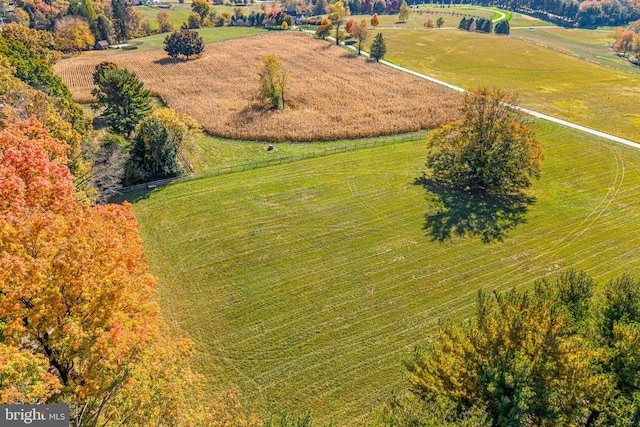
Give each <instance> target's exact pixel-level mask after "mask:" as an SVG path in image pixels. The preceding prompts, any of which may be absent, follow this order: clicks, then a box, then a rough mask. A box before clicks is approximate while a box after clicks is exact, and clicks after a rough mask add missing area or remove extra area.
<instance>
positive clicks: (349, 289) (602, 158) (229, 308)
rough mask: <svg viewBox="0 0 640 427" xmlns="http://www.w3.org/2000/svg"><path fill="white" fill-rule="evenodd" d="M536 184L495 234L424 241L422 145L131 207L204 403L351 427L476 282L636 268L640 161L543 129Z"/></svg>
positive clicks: (513, 282)
mask: <svg viewBox="0 0 640 427" xmlns="http://www.w3.org/2000/svg"><path fill="white" fill-rule="evenodd" d="M536 128H537V130H538V135H539V138H540V140H541V141H542V142H543V145H544V147H545V150H546V160H545V162H544V170H543V178H542V180H541V181H540V182H538V183H536V184H535V185H534V187H533V188H532V189H531V191H530V194H531V195H532V196H535V202H534V203H532V204H531V205H529V206H528V212H527V213H526V214H525V216H524V219H525V222H524V223H523V224H520V225H518V226H517V227H516V228H515V229H513V230H510V231H508V232H507V233H506V235H505V237H504V239H503V240H502V241H492V242H490V243H483V242H482V241H481V240H480V238H479V237H477V236H469V237H457V236H455V235H454V237H453V238H452V239H450V240H445V241H444V242H439V241H437V240H436V241H434V240H433V238H432V236H431V235H430V234H429V231H428V230H425V229H424V225H425V221H426V215H431V214H433V213H434V212H435V206H434V202H433V201H431V200H430V198H429V197H428V194H427V191H426V190H425V189H424V188H423V187H422V186H420V185H415V184H414V181H415V180H416V178H418V177H419V176H420V175H421V173H422V171H423V169H424V166H423V164H424V159H425V155H426V149H425V142H424V141H415V142H407V143H400V144H396V145H390V146H384V147H378V148H375V149H363V150H358V151H353V152H347V153H344V154H336V155H332V156H328V157H323V158H316V159H308V160H303V161H299V162H294V163H290V164H284V165H279V166H273V167H268V168H262V169H256V170H251V171H246V172H241V173H233V174H228V175H222V176H217V177H210V178H205V179H199V180H193V181H187V182H183V183H179V184H176V185H172V186H169V187H166V188H163V189H160V190H157V191H155V192H153V193H151V194H150V196H149V198H147V199H145V200H142V201H140V202H138V203H137V204H136V205H135V207H134V209H135V212H136V215H137V218H138V220H139V221H140V222H141V224H142V227H141V232H142V235H143V238H144V241H145V249H146V253H147V256H148V258H149V263H150V266H151V271H152V272H153V273H154V274H155V275H157V276H158V277H159V278H160V285H159V289H158V292H159V296H160V300H161V304H162V308H163V313H164V315H165V316H166V318H167V320H168V321H169V323H170V324H171V326H172V327H173V329H174V331H175V333H179V334H183V335H186V336H189V337H191V338H192V339H193V340H194V341H195V343H196V348H197V351H198V354H197V367H198V369H200V370H201V371H202V372H203V373H205V374H206V375H207V377H208V379H209V383H210V390H211V391H212V392H217V391H223V390H225V389H226V388H228V387H230V386H231V385H232V384H236V385H238V386H239V387H240V389H241V390H242V394H243V396H244V400H245V403H246V406H247V407H248V408H249V409H250V410H251V411H252V412H255V413H260V414H267V413H277V412H279V411H280V410H282V409H287V410H289V411H290V412H291V411H292V412H301V411H303V410H306V409H311V410H313V413H314V418H315V419H316V420H318V421H329V420H331V421H333V424H334V425H336V426H343V425H344V426H347V425H354V424H355V423H357V422H359V421H363V420H365V419H366V418H367V416H368V414H369V411H370V410H371V408H372V407H375V406H377V405H378V404H379V403H380V401H382V400H384V399H385V398H386V397H387V396H388V393H389V391H390V390H392V389H402V388H405V387H406V383H405V381H404V379H403V368H402V363H401V361H402V359H403V358H404V357H405V356H406V355H408V354H409V352H410V351H411V350H412V349H413V348H414V347H415V346H416V345H418V346H419V345H424V344H425V343H426V342H427V341H428V339H429V336H430V334H432V333H433V332H434V330H435V328H436V327H437V324H438V321H439V319H440V318H441V317H442V316H445V317H453V318H458V319H463V318H465V317H467V316H469V315H470V313H471V308H472V306H473V303H474V301H475V296H476V293H477V291H478V289H484V290H487V291H491V290H498V291H503V290H506V289H509V288H511V287H514V286H518V287H527V286H531V284H532V283H533V282H534V281H535V280H537V279H539V278H541V277H542V276H544V275H548V274H551V275H552V274H555V273H557V272H561V271H564V270H566V269H568V268H579V269H584V270H586V271H588V272H589V273H590V274H592V275H593V276H595V277H596V278H597V279H598V280H599V281H600V282H604V281H606V280H609V279H610V278H612V277H615V276H617V275H619V274H621V273H623V272H627V273H631V274H634V273H635V274H638V273H640V262H638V259H637V257H636V256H635V249H636V248H637V246H638V239H639V237H638V235H637V233H636V230H637V229H638V226H639V225H640V217H639V214H640V203H639V202H638V197H637V195H638V186H639V180H638V178H639V176H640V152H636V151H634V150H632V149H630V148H627V147H624V146H618V145H615V144H613V143H608V142H606V141H604V140H601V139H599V138H595V137H590V136H587V135H585V134H582V133H579V132H577V131H571V130H566V129H563V128H561V127H558V126H556V125H552V124H549V123H545V122H538V123H537V124H536Z"/></svg>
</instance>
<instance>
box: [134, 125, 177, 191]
mask: <svg viewBox="0 0 640 427" xmlns="http://www.w3.org/2000/svg"><path fill="white" fill-rule="evenodd" d="M181 173H182V169H181V168H180V165H179V163H178V160H177V151H176V145H175V143H174V142H173V141H172V140H171V137H170V135H169V131H168V130H167V128H166V127H165V126H164V125H163V124H162V122H161V121H160V120H158V119H156V118H154V117H150V118H148V119H146V120H144V121H143V122H142V123H140V126H139V128H138V130H137V132H136V136H135V139H134V142H133V147H132V148H131V152H130V154H129V163H128V165H127V174H128V176H127V180H128V181H129V183H131V184H135V183H137V182H148V181H153V180H156V179H164V178H170V177H174V176H178V175H180V174H181Z"/></svg>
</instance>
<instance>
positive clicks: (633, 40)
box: [611, 21, 640, 65]
mask: <svg viewBox="0 0 640 427" xmlns="http://www.w3.org/2000/svg"><path fill="white" fill-rule="evenodd" d="M638 31H640V21H636V22H632V23H630V24H629V26H628V27H626V28H623V27H616V28H614V30H613V33H612V35H611V37H612V38H613V50H614V51H615V52H616V53H617V54H618V55H622V57H623V58H627V59H628V60H629V62H631V63H633V64H636V65H640V41H638Z"/></svg>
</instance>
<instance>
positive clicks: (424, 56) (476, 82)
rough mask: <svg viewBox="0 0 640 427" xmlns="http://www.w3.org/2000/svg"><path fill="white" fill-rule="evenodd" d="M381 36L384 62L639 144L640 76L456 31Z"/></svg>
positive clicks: (388, 32) (508, 39)
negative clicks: (491, 91)
mask: <svg viewBox="0 0 640 427" xmlns="http://www.w3.org/2000/svg"><path fill="white" fill-rule="evenodd" d="M382 31H383V34H384V37H385V39H386V41H387V55H386V57H385V58H386V59H388V60H390V61H392V62H394V63H396V64H398V65H402V66H404V67H407V68H409V69H412V70H415V71H419V72H421V73H424V74H427V75H430V76H433V77H436V78H438V79H441V80H444V81H446V82H448V83H453V84H456V85H458V86H461V87H464V88H474V87H479V86H487V87H490V88H500V89H503V90H507V91H510V92H515V93H518V94H519V96H520V99H521V104H522V105H523V106H525V107H527V108H531V109H533V110H536V111H540V112H543V113H546V114H550V115H553V116H557V117H560V118H563V119H565V120H569V121H572V122H575V123H579V124H581V125H584V126H589V127H593V128H595V129H598V130H601V131H605V132H609V133H612V134H615V135H618V136H621V137H625V138H629V139H631V140H638V131H639V130H640V112H639V111H638V108H637V106H638V104H639V103H640V77H639V76H638V75H636V74H632V73H625V72H621V71H617V70H614V69H611V68H607V67H603V66H600V65H598V64H594V63H591V62H587V61H584V60H581V59H578V58H574V57H572V56H569V55H566V54H563V53H560V52H555V51H553V50H550V49H547V48H544V47H541V46H537V45H534V44H532V43H528V42H525V41H522V40H517V39H515V38H513V37H501V36H495V35H487V34H479V33H468V32H464V31H458V30H445V31H420V30H406V31H395V30H382ZM522 31H524V30H522ZM514 33H515V31H514Z"/></svg>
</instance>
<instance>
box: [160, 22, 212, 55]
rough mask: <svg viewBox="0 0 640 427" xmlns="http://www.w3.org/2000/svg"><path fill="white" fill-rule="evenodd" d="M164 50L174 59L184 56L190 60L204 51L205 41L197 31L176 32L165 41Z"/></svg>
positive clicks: (184, 30) (183, 30)
mask: <svg viewBox="0 0 640 427" xmlns="http://www.w3.org/2000/svg"><path fill="white" fill-rule="evenodd" d="M164 50H165V52H167V54H168V55H169V56H170V57H172V58H177V57H178V56H180V55H182V56H185V57H186V58H187V60H188V59H189V57H191V56H198V55H200V54H201V53H202V52H203V51H204V41H203V40H202V37H201V36H200V35H199V34H198V33H197V32H195V31H191V30H187V29H182V30H180V31H174V32H173V33H171V34H169V35H168V36H167V37H166V38H165V39H164Z"/></svg>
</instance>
